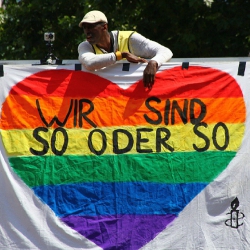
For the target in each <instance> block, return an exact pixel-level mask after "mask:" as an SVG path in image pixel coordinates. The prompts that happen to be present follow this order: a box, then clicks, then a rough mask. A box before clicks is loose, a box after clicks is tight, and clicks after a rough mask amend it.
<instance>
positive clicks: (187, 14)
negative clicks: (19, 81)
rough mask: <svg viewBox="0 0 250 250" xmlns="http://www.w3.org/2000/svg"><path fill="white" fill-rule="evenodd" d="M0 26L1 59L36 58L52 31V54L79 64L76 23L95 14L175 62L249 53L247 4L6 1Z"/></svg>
mask: <svg viewBox="0 0 250 250" xmlns="http://www.w3.org/2000/svg"><path fill="white" fill-rule="evenodd" d="M6 2H7V5H6V9H5V10H2V11H3V14H4V21H3V22H2V23H0V31H1V33H0V41H1V43H0V56H1V58H2V59H8V60H11V59H16V60H19V59H40V58H42V57H44V56H45V55H46V52H47V48H46V43H45V42H44V40H43V34H44V33H45V32H48V31H51V32H55V34H56V40H55V42H54V53H55V54H56V55H57V56H58V57H59V58H61V59H77V57H78V54H77V46H78V44H79V43H80V42H81V41H82V40H83V39H84V35H83V31H82V30H81V29H80V28H79V27H78V23H79V22H80V20H81V19H82V17H83V15H84V14H85V13H86V12H88V11H90V10H94V9H98V10H100V11H103V12H104V13H105V14H106V15H107V17H108V20H109V29H110V30H113V29H120V30H136V31H137V32H139V33H141V34H142V35H144V36H146V37H147V38H149V39H152V40H154V41H157V42H159V43H161V44H163V45H165V46H167V47H169V48H170V49H171V50H172V51H173V53H174V57H236V56H247V55H248V53H249V50H250V49H249V48H250V15H249V14H248V10H249V9H250V1H249V0H214V1H213V3H212V5H211V6H207V5H206V4H205V2H204V1H203V0H178V1H172V0H171V1H170V0H165V1H162V0H161V1H159V0H155V1H145V0H105V1H104V0H92V1H90V0H82V1H80V0H74V1H66V0H54V1H50V0H21V1H19V3H17V1H16V0H8V1H7V0H6Z"/></svg>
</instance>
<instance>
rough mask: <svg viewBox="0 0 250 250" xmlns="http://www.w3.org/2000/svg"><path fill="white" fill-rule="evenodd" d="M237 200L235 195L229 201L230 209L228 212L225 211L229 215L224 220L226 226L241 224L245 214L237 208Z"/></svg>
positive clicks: (232, 226)
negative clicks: (228, 217)
mask: <svg viewBox="0 0 250 250" xmlns="http://www.w3.org/2000/svg"><path fill="white" fill-rule="evenodd" d="M239 204H240V203H239V200H238V198H237V197H236V198H235V199H234V200H233V201H232V202H231V208H232V210H231V211H230V213H227V214H229V215H230V219H228V220H226V221H225V224H226V226H228V227H231V228H238V227H240V226H242V225H243V222H241V221H242V220H243V218H244V217H245V215H244V214H243V213H242V212H240V211H239V209H237V208H238V207H239Z"/></svg>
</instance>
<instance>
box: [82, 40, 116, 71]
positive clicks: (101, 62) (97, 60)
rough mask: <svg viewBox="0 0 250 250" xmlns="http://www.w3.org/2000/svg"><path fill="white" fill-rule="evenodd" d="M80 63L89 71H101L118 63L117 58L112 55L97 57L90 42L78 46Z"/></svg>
mask: <svg viewBox="0 0 250 250" xmlns="http://www.w3.org/2000/svg"><path fill="white" fill-rule="evenodd" d="M78 54H79V57H78V59H79V61H80V62H81V63H82V64H83V66H84V67H85V68H86V69H87V70H95V69H101V68H104V67H107V66H110V65H112V64H115V62H116V56H115V54H114V53H113V52H112V53H107V54H100V55H96V54H95V53H94V51H93V48H92V46H91V45H90V44H89V43H88V42H82V43H80V44H79V46H78Z"/></svg>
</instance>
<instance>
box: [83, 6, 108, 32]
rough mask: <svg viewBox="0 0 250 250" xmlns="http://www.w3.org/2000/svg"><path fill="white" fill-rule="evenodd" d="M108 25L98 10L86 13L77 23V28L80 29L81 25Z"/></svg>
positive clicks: (105, 18)
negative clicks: (101, 23) (102, 23)
mask: <svg viewBox="0 0 250 250" xmlns="http://www.w3.org/2000/svg"><path fill="white" fill-rule="evenodd" d="M99 22H104V23H108V19H107V17H106V16H105V15H104V14H103V13H102V12H101V11H99V10H92V11H90V12H88V13H87V14H86V15H85V16H84V17H83V19H82V21H81V22H80V23H79V27H80V28H82V24H83V23H99Z"/></svg>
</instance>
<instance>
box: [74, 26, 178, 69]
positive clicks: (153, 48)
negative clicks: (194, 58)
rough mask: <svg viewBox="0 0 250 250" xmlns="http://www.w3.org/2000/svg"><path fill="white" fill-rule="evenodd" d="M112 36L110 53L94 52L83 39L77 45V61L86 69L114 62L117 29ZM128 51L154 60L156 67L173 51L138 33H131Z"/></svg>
mask: <svg viewBox="0 0 250 250" xmlns="http://www.w3.org/2000/svg"><path fill="white" fill-rule="evenodd" d="M112 33H113V36H114V51H113V52H111V53H104V54H95V52H94V50H93V47H92V45H91V44H90V43H89V42H88V41H84V42H82V43H80V44H79V46H78V53H79V61H80V62H81V63H82V65H83V66H84V67H85V68H86V69H88V70H95V69H101V68H104V67H107V66H110V65H112V64H115V63H116V55H115V53H114V52H116V51H117V50H118V44H117V40H118V39H117V35H118V31H117V30H115V31H112ZM129 48H130V52H131V53H132V54H134V55H135V56H138V57H142V58H145V59H151V60H155V61H156V62H157V63H158V67H160V66H161V65H162V63H164V62H167V61H169V60H170V59H171V58H172V56H173V53H172V51H171V50H170V49H168V48H167V47H164V46H162V45H161V44H159V43H157V42H154V41H151V40H149V39H147V38H146V37H144V36H142V35H140V34H139V33H133V34H132V35H131V37H130V39H129Z"/></svg>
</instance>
